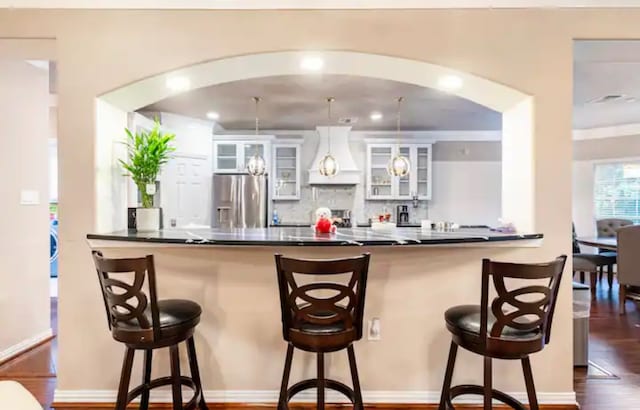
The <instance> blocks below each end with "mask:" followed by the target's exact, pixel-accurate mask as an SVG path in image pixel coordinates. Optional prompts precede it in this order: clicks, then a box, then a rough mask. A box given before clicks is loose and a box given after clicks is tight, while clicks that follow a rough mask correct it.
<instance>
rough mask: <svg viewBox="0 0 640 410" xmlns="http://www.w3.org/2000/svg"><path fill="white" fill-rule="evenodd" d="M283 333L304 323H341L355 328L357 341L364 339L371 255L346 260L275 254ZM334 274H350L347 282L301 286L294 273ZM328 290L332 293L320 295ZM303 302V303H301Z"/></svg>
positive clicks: (349, 327) (366, 254)
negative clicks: (303, 257)
mask: <svg viewBox="0 0 640 410" xmlns="http://www.w3.org/2000/svg"><path fill="white" fill-rule="evenodd" d="M275 257H276V268H277V271H278V286H279V288H280V306H281V308H282V332H283V336H284V339H285V340H287V341H288V340H289V336H288V334H289V331H290V330H292V329H297V330H300V328H301V325H302V324H304V323H311V324H314V325H321V326H325V325H326V326H328V325H332V324H337V323H341V324H343V325H344V326H345V328H346V329H348V330H349V329H354V330H355V333H356V337H357V338H356V340H359V339H361V338H362V321H363V316H364V300H365V291H366V287H367V274H368V272H369V254H368V253H365V254H363V255H361V256H356V257H353V258H346V259H330V260H308V259H291V258H285V257H283V256H282V255H276V256H275ZM297 274H299V275H317V276H331V275H339V274H350V277H349V280H348V283H347V284H346V285H343V284H341V283H336V282H313V283H308V284H304V285H299V284H298V282H297V281H296V278H295V276H294V275H297ZM323 291H326V292H327V293H331V295H330V296H327V297H321V296H320V295H319V294H321V293H323ZM299 301H300V302H299Z"/></svg>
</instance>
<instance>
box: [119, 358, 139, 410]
mask: <svg viewBox="0 0 640 410" xmlns="http://www.w3.org/2000/svg"><path fill="white" fill-rule="evenodd" d="M134 352H135V350H134V349H132V348H130V347H127V350H126V351H125V353H124V360H123V361H122V373H121V374H120V386H119V387H118V400H117V402H116V410H126V409H127V404H128V403H127V395H128V394H129V382H130V381H131V368H132V367H133V354H134Z"/></svg>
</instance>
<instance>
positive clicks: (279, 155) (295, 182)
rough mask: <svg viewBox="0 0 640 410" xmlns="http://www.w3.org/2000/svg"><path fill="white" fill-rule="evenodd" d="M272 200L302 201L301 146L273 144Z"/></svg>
mask: <svg viewBox="0 0 640 410" xmlns="http://www.w3.org/2000/svg"><path fill="white" fill-rule="evenodd" d="M271 158H272V159H273V167H272V172H271V181H272V183H271V186H272V187H273V191H272V199H273V200H274V201H277V200H297V199H300V174H301V173H300V144H290V143H286V144H285V143H275V144H273V153H272V155H271Z"/></svg>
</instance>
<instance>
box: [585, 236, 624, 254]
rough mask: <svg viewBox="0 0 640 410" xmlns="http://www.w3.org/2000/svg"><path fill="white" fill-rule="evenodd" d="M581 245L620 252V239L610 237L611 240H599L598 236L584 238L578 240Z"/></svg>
mask: <svg viewBox="0 0 640 410" xmlns="http://www.w3.org/2000/svg"><path fill="white" fill-rule="evenodd" d="M577 241H578V243H579V244H580V245H584V246H592V247H594V248H600V249H605V250H608V251H616V250H618V238H616V237H615V236H614V237H609V238H598V237H596V236H592V237H583V238H578V239H577Z"/></svg>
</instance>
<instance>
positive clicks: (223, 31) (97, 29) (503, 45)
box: [0, 10, 640, 392]
mask: <svg viewBox="0 0 640 410" xmlns="http://www.w3.org/2000/svg"><path fill="white" fill-rule="evenodd" d="M639 20H640V12H638V11H635V10H610V11H593V10H561V11H560V10H518V11H516V10H456V11H448V10H419V11H417V10H411V11H317V12H314V11H300V12H296V11H265V12H260V11H248V12H234V11H166V12H152V11H109V12H96V11H93V12H91V11H47V12H45V11H20V10H11V11H0V37H6V38H16V37H17V38H20V37H32V38H35V37H40V38H41V37H47V38H52V37H54V38H56V43H57V57H58V61H59V65H58V68H59V91H60V97H59V121H60V122H59V131H60V132H59V135H60V137H59V138H60V160H61V164H60V165H61V184H60V198H61V211H60V220H61V236H62V244H61V269H62V271H63V272H65V275H64V276H63V277H62V278H61V288H60V298H61V299H60V301H61V302H60V332H61V336H60V363H59V379H58V382H59V386H58V387H59V389H62V390H81V389H92V390H100V389H114V388H115V386H116V378H117V374H118V369H117V367H118V365H119V362H120V355H121V347H120V346H117V345H116V344H115V343H114V342H112V341H111V340H110V337H109V335H108V334H107V332H106V324H105V323H104V321H103V318H104V312H102V309H103V307H102V305H101V302H100V298H99V294H98V287H97V284H96V281H95V275H94V274H93V270H92V267H91V262H90V258H89V251H88V248H87V246H86V243H85V240H84V236H85V234H86V233H87V232H90V231H92V230H94V228H95V222H96V204H95V203H93V201H94V198H95V196H94V192H95V189H96V187H95V184H94V181H95V178H94V167H95V163H94V155H93V151H94V149H95V141H94V138H92V137H93V136H94V129H95V127H94V99H95V97H96V96H97V95H99V94H101V93H104V92H106V91H109V90H112V89H114V88H117V87H120V86H122V85H124V84H127V83H130V82H132V81H135V80H138V79H141V78H145V77H147V76H150V75H152V74H157V73H161V72H164V71H167V70H170V69H174V68H177V67H182V66H186V65H190V64H194V63H196V62H201V61H206V60H210V59H215V58H220V57H224V56H229V55H239V54H246V53H254V52H262V51H274V50H292V49H310V48H313V49H335V50H355V51H361V52H368V53H378V54H387V55H393V56H399V57H405V58H410V59H416V60H423V61H428V62H432V63H436V64H441V65H444V66H450V67H453V68H455V69H458V70H462V71H469V72H472V73H474V74H476V75H479V76H481V77H485V78H487V79H490V80H493V81H496V82H499V83H502V84H505V85H507V86H510V87H513V88H515V89H518V90H521V91H522V92H524V93H527V94H529V95H532V96H533V97H534V104H535V106H534V111H535V117H534V124H533V125H534V129H535V136H534V137H535V138H534V139H533V142H532V149H533V158H532V159H533V162H532V164H531V165H532V172H533V177H534V178H535V184H536V185H535V191H534V196H533V201H534V205H535V206H534V209H533V212H534V213H535V221H536V229H537V230H539V231H541V232H544V234H545V236H546V237H545V241H544V245H543V246H542V247H540V248H537V249H526V250H501V251H500V252H498V251H495V250H491V249H483V250H482V252H475V253H474V252H468V253H463V254H461V255H458V253H456V251H450V250H438V249H432V250H429V251H428V252H427V253H425V254H424V255H423V256H422V257H425V258H426V259H425V263H424V264H422V265H421V266H422V267H423V271H422V272H420V273H415V274H417V275H418V274H419V275H425V277H431V278H433V279H434V280H436V279H437V278H445V277H446V278H456V282H457V283H458V285H459V286H458V287H452V288H449V289H440V290H441V291H437V290H436V291H434V289H433V288H432V287H430V286H424V284H423V287H422V288H421V291H420V292H418V293H417V294H413V293H412V295H413V296H412V297H414V298H422V299H424V300H429V301H431V303H432V304H433V305H436V306H439V309H440V310H439V311H438V313H434V311H433V310H429V309H428V307H427V306H426V305H424V312H415V314H416V315H418V314H419V318H420V320H422V321H433V322H434V323H441V321H442V317H441V314H440V313H441V308H442V307H443V306H445V305H447V304H453V303H455V302H462V301H466V302H470V301H472V299H471V294H472V293H475V292H477V290H478V280H479V261H480V257H481V256H486V257H497V258H501V259H510V260H543V259H549V258H551V257H553V256H556V255H558V254H560V253H568V252H569V251H570V235H569V232H570V223H571V157H572V155H571V151H572V148H571V102H572V80H571V79H572V39H573V38H608V39H615V38H640V25H638V24H637V22H638V21H639ZM543 68H544V69H543ZM306 253H307V254H311V253H312V250H311V249H310V250H307V251H306ZM415 257H418V256H417V255H416V256H415ZM262 260H263V262H264V263H265V264H269V265H270V261H269V258H267V257H266V256H265V257H264V259H262ZM184 261H185V259H184V258H182V257H176V259H175V260H174V261H172V262H171V263H173V264H174V267H175V269H176V270H178V269H179V268H180V266H181V265H182V263H183V262H184ZM237 268H239V269H242V272H243V274H242V280H241V281H240V280H239V281H236V282H231V283H230V284H229V286H227V287H226V288H225V291H224V293H220V292H219V288H217V287H216V286H215V276H214V277H211V278H210V277H208V276H207V273H206V272H205V270H206V269H203V271H202V273H201V274H200V275H196V276H191V275H190V273H189V272H185V273H182V274H181V275H182V277H183V278H184V279H183V280H185V281H192V280H196V281H197V280H200V279H201V280H204V281H207V283H209V284H210V286H211V287H207V288H204V289H202V291H203V292H206V299H207V300H209V301H210V302H209V303H213V304H214V306H215V309H214V308H211V309H208V310H207V312H208V315H209V319H207V320H209V321H210V322H209V323H210V324H211V326H210V327H205V328H202V329H201V330H200V331H201V332H202V333H201V335H204V332H212V333H209V334H207V335H206V337H207V338H212V339H211V340H212V342H211V343H210V345H208V346H207V347H206V348H208V349H211V355H212V356H210V357H212V358H213V357H216V358H217V357H219V358H221V360H222V359H224V358H229V357H232V358H235V359H236V360H233V361H232V362H233V365H232V367H231V368H225V369H217V370H216V368H215V367H207V368H206V369H205V371H204V376H205V380H206V382H207V388H218V389H223V388H224V389H239V388H245V387H249V388H254V387H256V388H257V386H254V385H253V384H251V383H249V384H247V378H251V377H253V376H252V375H254V374H255V372H256V367H255V366H254V362H252V361H251V360H247V358H246V357H241V356H238V355H237V351H236V350H234V349H235V348H234V346H238V344H239V343H248V344H252V343H253V342H252V341H251V340H237V343H235V344H231V345H229V347H228V349H229V350H224V349H222V348H221V346H220V345H218V344H216V342H215V340H216V337H221V336H216V335H221V334H225V332H227V330H228V328H227V326H230V325H228V322H227V321H226V319H225V317H226V316H227V315H228V314H229V312H228V311H227V310H226V309H227V307H226V306H225V305H224V303H222V302H224V301H227V300H229V299H231V298H233V297H234V294H237V295H242V294H243V286H245V285H248V286H254V284H256V285H257V284H260V283H261V281H262V282H264V281H265V280H267V279H265V277H264V275H270V274H272V272H271V269H270V268H269V266H268V265H267V267H261V268H260V269H259V270H258V271H253V269H252V268H251V267H250V266H248V265H242V264H241V265H238V266H237ZM376 269H384V268H383V267H378V268H376ZM261 274H262V276H256V275H261ZM408 274H409V273H405V275H408ZM161 280H166V281H170V280H172V279H171V277H167V278H161ZM394 280H396V277H395V276H393V275H390V276H389V279H388V281H389V282H392V281H394ZM397 280H399V281H402V280H403V276H399V277H398V279H397ZM209 281H213V282H209ZM400 284H401V282H398V286H399V285H400ZM165 286H166V285H165ZM393 290H395V288H393V287H390V288H389V292H391V291H393ZM372 291H373V290H372ZM376 291H377V292H385V290H384V289H377V290H376ZM265 296H266V297H267V295H266V294H265ZM273 297H274V298H275V294H274V295H273ZM405 300H406V298H402V297H400V295H397V296H396V297H393V295H391V294H390V295H389V299H387V302H386V303H387V304H386V305H385V308H386V309H387V310H386V312H387V313H386V314H387V315H390V316H389V317H392V316H391V315H396V317H397V318H398V320H402V325H401V326H400V327H399V328H398V330H399V331H400V333H398V334H396V335H395V336H394V339H392V340H393V342H394V343H392V344H391V345H387V344H385V345H384V346H385V348H388V349H394V350H396V351H398V352H400V351H401V352H403V356H402V361H400V362H393V361H388V360H387V359H385V360H383V361H375V363H376V364H377V366H375V369H374V366H373V363H374V362H371V363H370V364H369V365H367V370H366V371H364V372H363V374H362V377H363V380H373V381H375V382H372V381H367V382H365V388H367V389H384V388H385V386H388V384H387V383H386V382H385V381H383V380H381V379H380V374H382V373H381V372H380V369H385V371H384V372H383V373H384V375H385V376H386V377H385V379H386V380H387V381H388V380H394V379H397V380H405V381H406V382H405V383H402V385H398V386H397V388H404V389H408V390H414V389H429V390H437V389H439V387H440V382H441V370H442V366H443V364H444V361H445V359H446V343H445V342H442V341H440V342H439V343H436V344H432V345H430V344H428V343H426V344H425V342H424V339H425V338H430V339H431V338H433V337H434V335H433V334H427V333H426V332H422V331H418V333H416V326H408V324H409V322H407V319H409V318H408V317H407V316H406V315H403V314H401V312H403V311H404V309H403V303H404V302H405ZM556 314H557V317H556V320H555V321H554V332H555V333H554V337H553V339H552V342H551V345H550V347H549V348H548V349H547V350H546V351H545V352H544V353H542V354H540V355H537V356H536V357H535V358H534V359H533V364H534V372H535V373H536V383H537V387H538V389H539V390H540V391H542V392H568V391H571V390H572V388H573V387H572V367H571V357H572V354H571V350H572V346H571V337H572V332H571V290H570V280H565V281H564V283H563V286H562V290H561V295H560V301H559V305H558V309H557V313H556ZM398 315H399V316H398ZM277 325H278V324H277V323H276V322H273V323H269V324H268V326H267V324H264V325H263V326H264V329H272V328H275V327H277ZM440 326H442V327H440V329H443V325H442V324H440ZM417 327H418V328H420V327H419V326H417ZM429 329H432V328H431V327H429ZM269 332H272V331H271V330H269ZM440 335H441V336H443V335H444V333H441V334H440ZM270 336H271V337H270V339H269V343H270V344H269V346H254V348H255V349H259V353H260V354H256V356H255V357H262V356H261V355H262V354H265V355H267V356H266V357H268V358H269V360H270V362H275V363H280V361H281V360H282V358H281V355H280V354H279V353H281V350H282V345H281V343H280V342H279V338H278V336H277V331H273V333H270ZM202 337H203V336H200V338H201V339H200V340H202ZM207 340H209V339H207ZM442 340H444V339H442ZM411 341H416V342H417V341H420V343H411ZM363 348H364V349H373V350H371V351H372V352H378V353H380V354H382V356H380V357H386V358H389V353H388V352H387V353H383V352H381V351H376V349H380V348H373V347H372V348H368V347H363ZM425 351H428V352H429V355H430V356H429V357H430V360H429V361H427V362H418V361H413V360H407V357H411V355H412V354H414V353H418V352H423V353H424V352H425ZM273 352H277V353H278V354H275V355H273V354H271V353H273ZM371 357H377V356H376V355H372V356H371ZM469 360H470V361H472V363H475V364H474V365H472V366H471V368H470V369H469V372H468V373H467V374H466V376H465V377H466V378H467V379H473V380H475V381H480V380H481V372H480V366H479V365H480V362H479V361H475V362H473V359H471V358H470V359H469ZM207 364H208V365H212V364H213V363H211V362H208V363H207ZM96 368H99V369H101V371H100V372H95V371H90V370H91V369H96ZM83 370H84V371H83ZM425 372H428V376H424V374H425ZM221 373H224V374H225V377H223V378H221V377H220V375H221ZM459 376H460V374H458V376H456V377H459ZM520 378H521V376H520V371H519V368H518V366H517V364H516V363H506V364H501V365H500V371H499V372H498V371H497V372H496V379H497V384H498V385H507V387H509V388H511V389H516V390H520V391H522V389H523V386H522V384H521V382H520V380H521V379H520ZM269 383H270V385H269V388H276V386H277V381H276V380H270V381H269Z"/></svg>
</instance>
